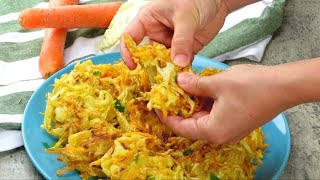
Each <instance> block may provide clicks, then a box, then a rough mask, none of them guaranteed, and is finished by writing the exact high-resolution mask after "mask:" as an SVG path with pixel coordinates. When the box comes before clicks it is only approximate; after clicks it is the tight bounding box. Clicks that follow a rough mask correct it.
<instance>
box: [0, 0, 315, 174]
mask: <svg viewBox="0 0 320 180" xmlns="http://www.w3.org/2000/svg"><path fill="white" fill-rule="evenodd" d="M319 9H320V1H319V0H303V1H301V0H287V4H286V7H285V14H284V19H283V23H282V26H281V27H280V28H279V29H278V31H277V32H276V33H275V34H274V36H273V38H272V41H271V43H270V44H269V45H268V47H267V50H266V53H265V55H264V58H263V61H262V62H261V63H254V62H251V61H248V60H245V59H238V60H234V61H228V62H227V64H230V65H235V64H243V63H251V64H264V65H276V64H282V63H288V62H294V61H298V60H301V59H308V58H313V57H318V56H320V33H319V32H320V13H319ZM285 114H286V116H287V119H288V123H289V126H290V130H291V140H292V146H291V154H290V157H289V161H288V164H287V166H286V168H285V170H284V172H283V174H282V175H281V178H280V179H320V103H309V104H303V105H300V106H297V107H294V108H291V109H289V110H287V111H285ZM0 179H42V177H41V176H40V175H39V173H38V172H37V171H36V169H35V168H34V167H33V165H32V164H31V161H30V160H29V158H28V156H27V154H26V152H25V150H24V148H23V147H21V148H19V149H16V150H12V151H8V152H2V153H0Z"/></svg>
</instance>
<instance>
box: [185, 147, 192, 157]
mask: <svg viewBox="0 0 320 180" xmlns="http://www.w3.org/2000/svg"><path fill="white" fill-rule="evenodd" d="M191 153H192V149H190V148H188V149H186V150H184V151H183V155H184V156H188V155H189V154H191Z"/></svg>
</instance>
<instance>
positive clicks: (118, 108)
mask: <svg viewBox="0 0 320 180" xmlns="http://www.w3.org/2000/svg"><path fill="white" fill-rule="evenodd" d="M114 107H115V108H116V109H117V110H118V111H119V112H122V113H124V107H123V106H122V105H121V103H120V100H119V99H116V101H115V103H114Z"/></svg>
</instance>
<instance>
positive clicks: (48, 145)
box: [42, 142, 57, 149]
mask: <svg viewBox="0 0 320 180" xmlns="http://www.w3.org/2000/svg"><path fill="white" fill-rule="evenodd" d="M56 143H57V142H53V143H51V144H49V143H47V142H42V145H43V146H44V147H45V148H46V149H49V148H52V147H53V146H54V145H55V144H56Z"/></svg>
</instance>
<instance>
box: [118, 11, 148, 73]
mask: <svg viewBox="0 0 320 180" xmlns="http://www.w3.org/2000/svg"><path fill="white" fill-rule="evenodd" d="M125 34H127V35H129V36H130V37H131V38H132V39H133V41H134V42H136V44H139V43H140V42H141V41H142V40H143V38H144V36H145V31H144V27H143V24H142V23H141V20H140V19H139V16H138V17H137V18H135V19H134V20H133V21H132V22H131V23H130V24H129V25H128V26H127V27H126V29H125V30H124V31H123V33H122V36H121V39H120V53H121V56H122V59H123V60H124V62H125V63H126V64H127V66H128V67H129V69H135V68H136V66H137V65H136V64H135V63H134V62H133V60H132V58H131V55H130V53H129V50H128V48H127V45H126V43H125V41H124V35H125Z"/></svg>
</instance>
